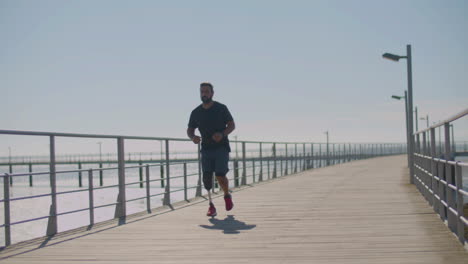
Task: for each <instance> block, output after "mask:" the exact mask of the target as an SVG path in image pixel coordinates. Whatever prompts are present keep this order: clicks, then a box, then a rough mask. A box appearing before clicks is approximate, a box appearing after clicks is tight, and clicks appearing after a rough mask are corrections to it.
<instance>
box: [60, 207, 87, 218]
mask: <svg viewBox="0 0 468 264" xmlns="http://www.w3.org/2000/svg"><path fill="white" fill-rule="evenodd" d="M82 211H89V208H83V209H78V210H74V211H69V212H63V213H57V216H60V215H67V214H73V213H78V212H82Z"/></svg>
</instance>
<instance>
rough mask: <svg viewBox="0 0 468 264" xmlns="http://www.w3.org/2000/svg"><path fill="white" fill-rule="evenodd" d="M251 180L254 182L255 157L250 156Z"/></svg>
mask: <svg viewBox="0 0 468 264" xmlns="http://www.w3.org/2000/svg"><path fill="white" fill-rule="evenodd" d="M252 182H255V157H252Z"/></svg>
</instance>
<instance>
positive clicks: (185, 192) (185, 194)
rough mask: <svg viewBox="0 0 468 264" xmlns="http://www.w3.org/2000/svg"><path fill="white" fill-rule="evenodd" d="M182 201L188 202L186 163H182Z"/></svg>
mask: <svg viewBox="0 0 468 264" xmlns="http://www.w3.org/2000/svg"><path fill="white" fill-rule="evenodd" d="M184 200H185V201H188V198H187V163H186V162H184Z"/></svg>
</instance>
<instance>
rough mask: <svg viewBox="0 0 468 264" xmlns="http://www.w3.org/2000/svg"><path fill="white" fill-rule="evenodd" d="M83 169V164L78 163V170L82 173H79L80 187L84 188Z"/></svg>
mask: <svg viewBox="0 0 468 264" xmlns="http://www.w3.org/2000/svg"><path fill="white" fill-rule="evenodd" d="M82 168H83V167H82V165H81V162H78V170H80V171H79V172H78V186H79V187H83V179H82V178H83V174H82V172H81V170H82Z"/></svg>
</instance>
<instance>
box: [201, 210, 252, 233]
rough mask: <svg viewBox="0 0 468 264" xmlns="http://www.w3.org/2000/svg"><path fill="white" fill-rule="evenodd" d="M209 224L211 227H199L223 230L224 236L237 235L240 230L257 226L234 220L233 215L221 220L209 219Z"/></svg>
mask: <svg viewBox="0 0 468 264" xmlns="http://www.w3.org/2000/svg"><path fill="white" fill-rule="evenodd" d="M210 223H212V224H213V225H212V226H209V225H200V227H203V228H206V229H212V230H223V233H224V234H239V233H240V230H251V229H253V228H255V227H256V226H257V225H247V224H246V223H245V222H242V221H239V220H236V219H235V218H234V216H233V215H228V216H227V217H226V218H224V219H223V220H219V219H216V218H211V219H210Z"/></svg>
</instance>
